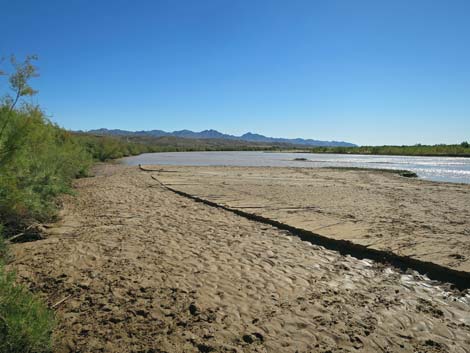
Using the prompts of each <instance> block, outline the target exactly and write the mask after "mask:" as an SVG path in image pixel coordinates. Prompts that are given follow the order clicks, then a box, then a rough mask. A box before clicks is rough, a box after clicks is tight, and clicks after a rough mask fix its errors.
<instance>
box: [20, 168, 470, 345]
mask: <svg viewBox="0 0 470 353" xmlns="http://www.w3.org/2000/svg"><path fill="white" fill-rule="evenodd" d="M153 174H154V173H146V172H142V171H139V170H138V168H134V167H123V166H115V165H104V166H101V167H100V168H99V170H98V171H97V176H96V177H94V178H87V179H81V180H78V181H77V182H76V189H77V195H76V197H70V198H66V199H65V200H64V210H63V212H62V220H61V221H60V222H59V223H57V224H53V225H50V228H48V234H47V235H48V236H47V238H46V239H44V240H40V241H36V242H30V243H23V244H16V245H14V247H13V250H14V253H15V261H14V263H13V264H12V265H11V266H12V267H13V268H15V269H16V271H17V273H18V276H19V278H20V280H21V281H22V282H24V283H26V284H28V285H29V286H30V287H31V288H32V289H33V290H34V291H35V292H37V293H40V294H41V295H42V296H43V297H44V298H45V300H46V301H47V302H48V303H49V305H50V306H51V307H54V310H55V311H56V314H57V318H58V322H59V325H58V328H57V329H56V332H55V337H56V342H57V347H56V352H118V353H119V352H148V353H150V352H470V314H469V313H470V295H469V294H468V292H457V291H452V290H450V289H449V288H448V287H447V286H446V285H444V284H441V283H438V282H433V281H430V280H428V279H426V278H425V277H423V276H420V275H418V274H417V273H413V272H411V271H410V272H408V273H403V272H400V271H398V270H396V269H394V268H390V267H387V266H385V265H381V264H378V263H375V262H373V261H370V260H364V259H363V260H359V259H356V258H354V257H351V256H343V255H340V254H339V253H337V252H334V251H331V250H326V249H324V248H322V247H319V246H316V245H312V244H310V243H308V242H304V241H301V240H300V239H299V238H298V237H296V236H293V235H292V234H290V233H288V232H286V231H282V230H279V229H277V228H275V227H272V226H269V225H265V224H262V223H259V222H255V221H251V220H248V219H246V218H244V217H240V216H237V215H235V214H233V213H232V212H229V211H225V210H222V209H218V208H214V207H210V206H208V205H205V204H203V203H200V202H195V201H193V200H190V199H188V198H185V197H183V196H179V195H177V194H175V193H174V192H171V191H169V190H167V189H166V188H164V187H163V186H162V185H161V184H159V183H158V182H157V181H156V180H154V179H152V175H153ZM158 174H165V173H158ZM168 174H169V173H168ZM325 177H326V175H325ZM363 178H367V177H366V176H363ZM364 183H365V182H364ZM340 185H341V184H340V183H338V186H340ZM346 196H347V195H345V197H346ZM241 197H242V196H240V195H239V196H238V200H240V202H241Z"/></svg>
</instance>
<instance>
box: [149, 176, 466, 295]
mask: <svg viewBox="0 0 470 353" xmlns="http://www.w3.org/2000/svg"><path fill="white" fill-rule="evenodd" d="M140 169H141V170H144V171H146V170H145V169H143V168H140ZM151 177H152V179H153V180H155V181H157V182H158V183H159V184H160V185H161V186H162V187H163V188H165V189H167V190H169V191H172V192H174V193H175V194H177V195H180V196H183V197H186V198H189V199H191V200H194V201H197V202H201V203H203V204H206V205H208V206H211V207H215V208H219V209H223V210H225V211H228V212H231V213H235V214H237V215H238V216H241V217H244V218H247V219H249V220H252V221H257V222H261V223H264V224H268V225H271V226H273V227H276V228H278V229H282V230H286V231H288V232H290V233H291V234H293V235H295V236H297V237H299V238H300V239H302V240H304V241H308V242H310V243H312V244H315V245H320V246H323V247H325V248H326V249H330V250H334V251H337V252H339V253H340V254H341V255H350V256H353V257H355V258H358V259H371V260H374V261H376V262H379V263H383V264H386V265H391V266H393V267H396V268H398V269H400V270H402V271H406V270H407V269H412V270H415V271H417V272H419V273H421V274H425V275H427V276H428V277H429V278H430V279H432V280H437V281H440V282H445V283H450V284H451V285H452V286H454V287H456V288H457V289H459V290H465V289H469V288H470V273H469V272H465V271H458V270H453V269H450V268H448V267H444V266H441V265H438V264H435V263H432V262H428V261H421V260H418V259H414V258H411V257H408V256H401V255H397V254H395V253H392V252H388V251H383V250H377V249H371V248H368V247H367V246H364V245H360V244H354V243H352V242H350V241H348V240H337V239H332V238H328V237H325V236H323V235H320V234H317V233H314V232H311V231H308V230H305V229H301V228H297V227H294V226H291V225H288V224H286V223H282V222H278V221H275V220H273V219H270V218H266V217H263V216H259V215H255V214H252V213H248V212H245V211H242V210H238V209H234V208H231V207H227V206H224V205H220V204H218V203H215V202H213V201H209V200H205V199H202V198H200V197H197V196H194V195H191V194H188V193H186V192H183V191H180V190H176V189H173V188H171V187H169V186H167V185H165V184H164V183H162V182H161V181H160V180H159V179H157V178H156V177H155V176H153V175H151Z"/></svg>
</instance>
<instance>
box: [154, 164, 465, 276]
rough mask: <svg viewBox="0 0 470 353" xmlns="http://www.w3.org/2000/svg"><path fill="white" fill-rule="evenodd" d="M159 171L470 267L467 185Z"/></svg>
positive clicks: (351, 235)
mask: <svg viewBox="0 0 470 353" xmlns="http://www.w3.org/2000/svg"><path fill="white" fill-rule="evenodd" d="M149 168H151V167H149ZM157 169H162V170H164V171H165V172H160V173H156V174H155V175H158V178H159V180H161V181H162V182H163V183H164V184H165V185H168V186H171V188H173V189H177V190H181V191H184V192H186V193H189V194H191V195H196V196H199V197H201V198H203V199H207V200H210V201H214V202H216V203H218V204H221V205H225V206H229V207H231V208H236V209H240V210H243V211H246V212H249V213H252V214H256V215H261V216H264V217H267V218H269V219H274V220H278V221H280V222H283V223H287V224H290V225H293V226H295V227H298V228H301V229H305V230H309V231H312V232H315V233H318V234H320V235H323V236H326V237H329V238H333V239H344V240H349V241H351V242H353V243H356V244H360V245H364V246H367V247H369V248H372V249H378V250H383V251H391V252H393V253H396V254H398V255H401V256H409V257H412V258H416V259H419V260H421V261H429V262H433V263H436V264H439V265H441V266H445V267H447V268H451V269H454V270H458V271H466V272H470V185H468V184H452V183H440V182H431V181H425V180H420V179H416V178H404V177H401V176H399V175H396V174H391V173H388V172H374V171H370V170H367V171H358V170H337V169H326V168H325V169H324V168H259V167H256V168H249V167H161V168H160V167H158V168H157ZM469 280H470V279H469Z"/></svg>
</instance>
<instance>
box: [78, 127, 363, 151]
mask: <svg viewBox="0 0 470 353" xmlns="http://www.w3.org/2000/svg"><path fill="white" fill-rule="evenodd" d="M87 132H88V133H90V134H96V135H113V136H152V137H163V136H175V137H182V138H190V139H221V140H238V141H249V142H262V143H282V144H292V145H297V146H299V145H302V146H322V147H356V145H355V144H353V143H350V142H344V141H320V140H312V139H302V138H295V139H287V138H280V137H267V136H264V135H259V134H254V133H251V132H247V133H246V134H243V135H241V136H234V135H228V134H223V133H221V132H219V131H217V130H204V131H201V132H194V131H191V130H179V131H173V132H166V131H163V130H148V131H127V130H119V129H113V130H109V129H97V130H90V131H87Z"/></svg>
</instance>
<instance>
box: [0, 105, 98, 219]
mask: <svg viewBox="0 0 470 353" xmlns="http://www.w3.org/2000/svg"><path fill="white" fill-rule="evenodd" d="M6 119H8V124H7V125H6V128H5V129H4V131H3V135H2V136H1V139H0V151H1V152H0V153H2V154H1V155H0V167H1V169H0V200H2V201H1V203H0V221H2V222H3V223H4V224H5V225H8V226H10V227H11V226H12V225H16V226H19V227H21V226H25V225H26V224H28V223H30V222H31V221H33V220H37V221H44V220H47V219H50V218H51V217H52V216H53V215H54V212H55V209H56V207H55V206H56V205H55V198H56V197H57V196H58V195H59V194H61V193H64V192H68V191H70V183H71V180H72V179H73V178H75V177H76V176H80V175H83V174H85V173H86V170H87V168H88V167H89V165H90V164H91V162H92V160H91V158H90V156H89V155H88V153H87V152H86V151H85V149H84V148H83V146H81V145H80V144H79V143H78V141H76V140H75V139H74V137H73V135H71V134H70V133H68V132H67V131H65V130H63V129H60V128H59V127H57V126H56V125H54V124H53V123H51V122H50V121H48V120H47V119H46V117H45V115H44V113H43V112H42V111H41V110H40V109H39V108H38V107H30V106H25V107H23V108H21V109H15V110H13V111H11V112H8V109H7V107H5V106H3V107H2V108H0V124H2V123H4V121H5V120H6ZM16 228H18V227H16Z"/></svg>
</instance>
